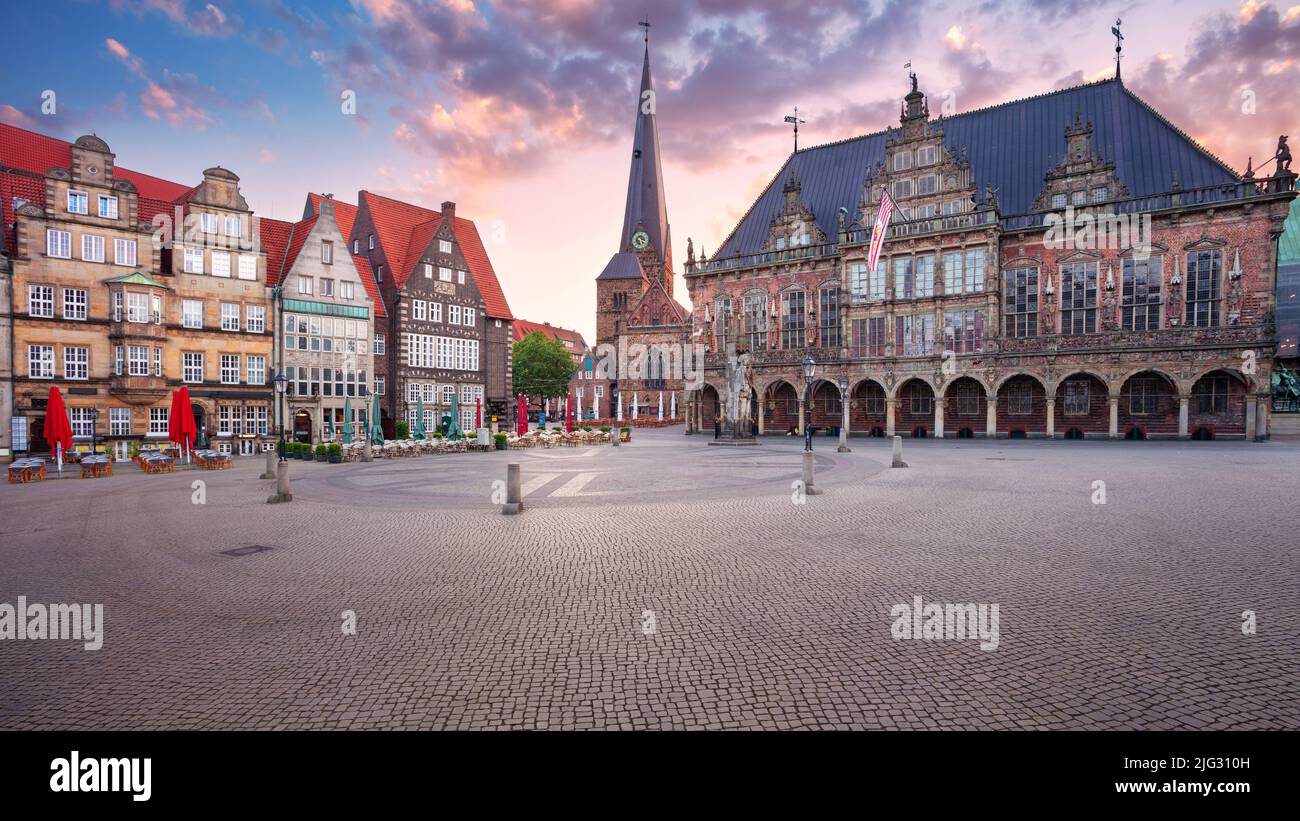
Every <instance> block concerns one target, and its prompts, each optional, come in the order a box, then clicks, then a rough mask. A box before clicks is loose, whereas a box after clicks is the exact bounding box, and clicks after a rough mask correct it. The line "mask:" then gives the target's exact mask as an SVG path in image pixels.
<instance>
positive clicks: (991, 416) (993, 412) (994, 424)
mask: <svg viewBox="0 0 1300 821" xmlns="http://www.w3.org/2000/svg"><path fill="white" fill-rule="evenodd" d="M985 404H986V405H987V406H988V420H987V421H986V422H985V423H984V435H985V436H987V437H988V438H990V439H996V438H998V397H997V394H994V395H992V396H989V397H988V398H987V399H986V400H985Z"/></svg>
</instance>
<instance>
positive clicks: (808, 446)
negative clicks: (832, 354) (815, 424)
mask: <svg viewBox="0 0 1300 821" xmlns="http://www.w3.org/2000/svg"><path fill="white" fill-rule="evenodd" d="M816 374H817V363H816V362H814V361H813V358H812V355H811V354H809V355H808V356H805V357H804V358H803V382H804V388H803V397H804V399H803V406H804V420H803V449H804V450H806V451H811V450H812V449H813V446H812V384H813V377H814V376H816Z"/></svg>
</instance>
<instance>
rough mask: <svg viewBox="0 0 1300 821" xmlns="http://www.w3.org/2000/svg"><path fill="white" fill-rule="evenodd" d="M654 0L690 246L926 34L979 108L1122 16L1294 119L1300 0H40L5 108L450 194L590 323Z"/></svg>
mask: <svg viewBox="0 0 1300 821" xmlns="http://www.w3.org/2000/svg"><path fill="white" fill-rule="evenodd" d="M647 14H648V15H649V18H650V21H651V23H652V25H653V28H652V32H651V59H652V62H653V69H654V74H655V81H656V84H657V90H658V101H657V102H658V114H659V128H660V135H661V137H660V139H661V145H662V149H663V152H664V159H665V163H666V171H665V188H666V190H667V196H668V214H669V220H670V222H671V225H672V233H673V237H674V240H675V244H676V247H675V249H674V250H675V258H676V259H677V260H678V264H679V266H680V261H681V260H682V259H684V257H685V246H686V238H687V237H692V238H694V240H695V247H696V249H697V250H698V249H700V248H701V247H703V248H705V249H706V250H707V251H709V252H710V253H711V252H712V249H713V248H715V247H716V246H717V245H718V242H719V241H720V240H721V239H722V238H723V237H725V236H726V234H727V233H728V232H729V231H730V230H731V228H732V227H733V226H734V225H735V223H736V221H737V220H738V219H739V217H740V216H741V215H742V214H743V213H744V211H745V210H746V208H748V206H749V204H750V203H751V202H752V200H753V199H754V197H755V196H756V195H757V193H758V192H759V191H760V190H761V189H762V188H763V186H765V185H766V184H767V182H768V181H769V180H770V179H771V177H772V176H773V175H774V174H775V173H776V171H777V170H778V168H779V166H780V164H781V162H782V161H783V160H784V158H785V156H786V155H787V154H788V153H789V151H790V147H791V139H790V132H789V128H788V126H785V125H783V124H782V117H783V115H785V114H787V113H789V112H790V110H791V109H792V107H794V106H796V105H797V106H798V107H799V113H800V117H801V118H803V119H805V120H806V121H807V122H806V124H805V125H804V126H802V127H801V130H800V145H802V146H810V145H815V144H818V143H823V142H829V141H833V140H839V139H843V138H845V137H850V136H854V135H857V134H863V133H867V132H871V131H877V130H880V129H882V128H884V127H885V126H887V125H891V124H896V123H897V117H898V103H899V99H900V98H901V96H902V95H903V94H904V93H905V92H906V91H907V75H906V71H905V69H904V68H903V64H904V63H905V62H907V61H909V60H910V61H911V62H912V67H913V69H914V70H915V71H916V73H917V74H918V75H919V78H920V85H921V90H922V91H925V92H927V93H928V94H930V95H931V108H932V109H934V110H935V111H936V112H937V111H938V108H939V103H940V102H941V100H942V99H943V98H944V96H945V95H950V99H951V100H952V101H953V103H954V104H955V106H956V110H957V111H959V112H960V111H966V110H970V109H973V108H979V107H982V106H987V105H990V104H994V103H998V102H1002V101H1006V100H1010V99H1014V98H1016V97H1023V96H1028V95H1033V94H1038V93H1042V92H1045V91H1050V90H1052V89H1054V88H1059V87H1063V86H1067V85H1074V84H1077V83H1080V82H1085V81H1087V80H1091V79H1098V78H1101V77H1105V76H1110V75H1111V74H1112V73H1113V72H1114V63H1113V56H1114V53H1113V48H1114V40H1113V38H1112V37H1111V34H1110V27H1111V25H1112V24H1113V22H1114V20H1115V18H1116V17H1120V18H1123V21H1124V22H1123V30H1124V34H1125V37H1126V43H1125V52H1124V64H1123V74H1124V79H1125V83H1126V84H1127V85H1128V86H1129V87H1130V88H1131V89H1133V90H1134V91H1135V92H1136V93H1137V94H1139V95H1140V96H1142V97H1143V98H1144V99H1145V100H1146V101H1147V102H1148V103H1150V104H1152V105H1153V106H1155V107H1156V108H1157V109H1158V110H1159V111H1161V112H1162V113H1163V114H1164V115H1165V116H1167V117H1169V118H1170V119H1171V120H1172V121H1173V122H1174V123H1175V124H1176V125H1178V126H1179V127H1180V128H1182V129H1183V130H1184V131H1186V132H1188V133H1189V134H1191V135H1192V136H1193V137H1195V138H1196V139H1198V140H1200V141H1201V142H1202V143H1203V144H1205V145H1206V146H1207V147H1208V148H1209V149H1210V150H1211V151H1212V152H1214V153H1215V154H1217V155H1219V156H1220V157H1221V158H1222V159H1223V160H1224V161H1225V162H1227V163H1228V164H1229V165H1231V166H1232V167H1234V168H1237V169H1238V170H1242V169H1244V167H1245V165H1246V158H1247V156H1248V155H1253V156H1254V157H1255V161H1256V163H1257V164H1258V163H1259V162H1260V161H1261V160H1264V159H1266V158H1268V157H1270V156H1272V153H1273V149H1274V147H1275V145H1276V142H1277V136H1278V135H1279V134H1282V133H1286V134H1293V135H1295V134H1298V133H1300V128H1297V120H1298V119H1300V104H1298V103H1297V89H1300V62H1298V61H1300V0H1280V2H1266V1H1265V0H1246V2H1243V3H1231V2H1222V0H1221V1H1220V2H1197V1H1195V0H1194V1H1193V2H1171V1H1166V2H1138V3H1123V2H1121V3H1116V2H1097V1H1096V0H1027V1H1026V0H1021V1H1020V2H1011V1H1010V0H985V1H984V2H978V3H958V2H938V1H937V0H885V1H884V2H881V0H872V2H847V1H846V0H842V1H840V2H828V1H826V0H802V1H801V2H788V1H787V0H765V1H762V2H760V1H758V0H675V1H672V2H647V0H637V2H614V1H611V0H605V1H603V2H598V1H597V0H511V1H510V2H471V0H429V1H428V2H405V1H404V0H353V1H352V2H350V3H349V2H342V1H341V0H340V1H338V2H312V3H310V4H307V3H302V2H291V1H290V0H250V1H249V2H240V3H236V2H231V0H214V2H209V3H205V2H201V0H197V1H196V0H145V2H126V0H110V2H90V1H89V0H87V1H86V2H75V1H74V2H42V3H39V4H37V3H33V4H27V5H24V6H17V5H13V6H11V7H10V8H9V9H8V11H7V13H6V24H7V27H8V32H7V36H6V38H5V48H6V57H5V70H4V72H3V73H0V121H3V122H8V123H12V124H14V125H18V126H22V127H24V128H29V129H32V130H35V131H40V132H43V133H47V134H52V135H54V136H57V137H61V138H65V139H74V138H75V137H77V136H78V135H80V134H83V133H88V132H95V133H97V134H99V135H100V136H101V137H103V138H104V139H106V140H107V141H108V142H109V145H110V146H111V147H112V148H113V150H114V151H115V152H116V153H117V157H118V162H119V163H120V164H121V165H124V166H127V167H129V168H132V169H134V170H137V171H143V172H146V173H151V174H156V175H158V176H162V177H166V178H168V179H173V180H176V181H178V182H185V183H197V182H198V181H199V180H200V172H201V171H202V169H204V168H206V167H209V166H212V165H222V166H224V167H226V168H229V169H232V170H234V171H235V172H236V173H238V174H239V175H240V176H241V178H242V187H243V192H244V194H245V196H246V197H247V198H248V201H249V203H250V204H251V205H252V207H253V208H254V209H255V210H256V211H258V212H259V213H261V214H262V215H264V216H273V217H277V218H281V219H297V218H299V216H300V215H301V211H302V206H303V200H304V197H305V195H306V192H307V191H309V190H311V191H318V192H331V193H334V194H335V195H336V196H338V197H339V198H341V199H345V200H347V201H349V202H355V201H356V192H357V190H358V189H360V188H366V189H369V190H373V191H376V192H379V193H382V194H387V195H389V196H394V197H399V198H403V199H407V200H410V201H412V202H416V203H420V204H423V205H426V206H430V207H434V208H436V207H437V206H438V204H439V203H440V202H442V201H443V200H447V199H451V200H455V201H456V202H457V211H458V213H460V214H462V215H464V216H467V217H470V218H472V219H474V220H475V221H476V222H477V223H478V225H479V230H480V232H481V233H482V234H483V236H484V240H485V241H487V242H488V251H489V253H490V254H491V256H492V260H493V263H494V265H495V267H496V270H497V273H498V275H499V277H500V279H501V283H502V286H503V287H504V288H505V291H506V296H507V298H508V299H509V301H510V306H511V309H512V310H513V311H514V312H515V314H516V315H517V316H520V317H524V318H527V319H531V320H534V321H550V322H552V323H554V324H559V325H564V326H567V327H572V328H576V329H578V330H579V331H581V332H583V334H584V335H586V336H587V338H588V339H589V340H590V339H591V338H592V335H593V332H594V328H595V320H594V304H595V286H594V283H593V280H594V278H595V276H596V275H597V274H598V273H599V272H600V270H601V268H602V267H603V266H604V264H605V262H606V261H607V260H608V258H609V256H610V254H611V253H612V252H613V251H615V250H618V249H616V248H615V247H614V246H615V243H616V240H617V238H618V233H619V228H620V226H621V222H622V207H623V199H624V189H625V186H626V173H627V166H628V163H627V155H628V152H629V150H630V144H631V140H632V127H633V116H634V113H635V106H636V87H637V82H638V80H639V72H640V67H641V55H642V42H641V32H640V30H639V29H638V28H637V26H636V21H637V20H639V19H642V18H643V17H644V16H645V15H647ZM47 89H49V90H53V91H55V92H56V95H57V97H56V100H57V113H55V114H53V115H47V114H42V113H41V94H42V92H43V91H45V90H47ZM345 90H353V91H355V93H356V101H357V113H356V114H355V116H347V115H345V114H343V113H342V112H341V110H340V95H341V94H342V93H343V92H344V91H345ZM1247 97H1249V98H1250V99H1252V100H1253V103H1254V105H1253V113H1252V112H1250V111H1243V108H1244V106H1243V101H1244V100H1245V99H1246V98H1247ZM494 227H495V236H494V230H493V229H494ZM678 273H679V274H680V271H679V272H678ZM677 290H678V293H679V294H680V295H681V298H682V301H683V302H685V301H686V299H685V296H686V287H685V284H684V283H683V282H682V281H681V280H680V278H679V280H678V288H677Z"/></svg>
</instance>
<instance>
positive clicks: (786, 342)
mask: <svg viewBox="0 0 1300 821" xmlns="http://www.w3.org/2000/svg"><path fill="white" fill-rule="evenodd" d="M804 304H805V295H804V292H803V291H786V292H784V293H782V294H781V347H782V348H802V347H804V346H805V345H806V344H807V337H806V336H805V333H804V330H805V328H806V327H807V325H806V323H807V317H806V316H805V315H804V313H805V308H804Z"/></svg>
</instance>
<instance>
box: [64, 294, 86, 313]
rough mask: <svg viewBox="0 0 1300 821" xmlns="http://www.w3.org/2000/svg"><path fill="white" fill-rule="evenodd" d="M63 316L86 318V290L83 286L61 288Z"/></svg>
mask: <svg viewBox="0 0 1300 821" xmlns="http://www.w3.org/2000/svg"><path fill="white" fill-rule="evenodd" d="M63 318H64V319H82V320H84V319H85V318H86V290H85V289H84V288H64V289H63Z"/></svg>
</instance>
